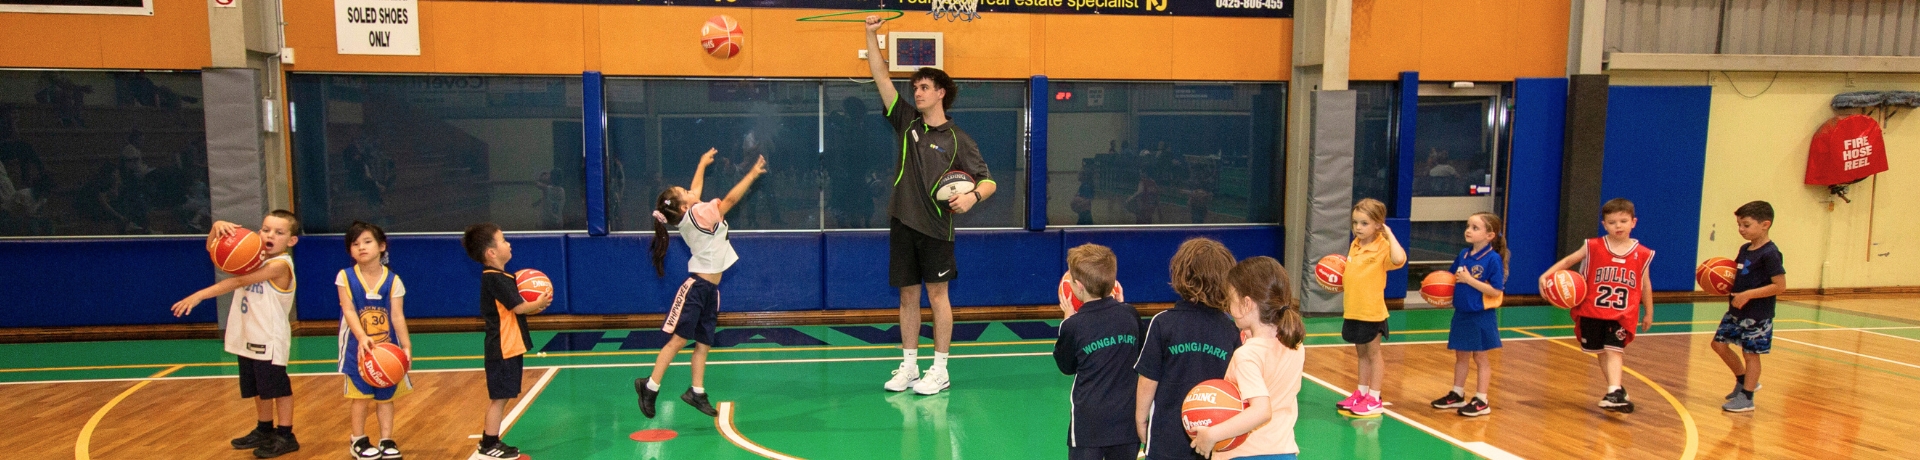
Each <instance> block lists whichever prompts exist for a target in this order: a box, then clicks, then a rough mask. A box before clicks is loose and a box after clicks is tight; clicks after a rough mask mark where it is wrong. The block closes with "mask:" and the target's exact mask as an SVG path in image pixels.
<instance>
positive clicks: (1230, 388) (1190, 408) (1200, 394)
mask: <svg viewBox="0 0 1920 460" xmlns="http://www.w3.org/2000/svg"><path fill="white" fill-rule="evenodd" d="M1246 409H1247V405H1246V403H1245V402H1242V401H1240V388H1239V387H1236V386H1234V384H1233V382H1228V381H1226V380H1225V379H1213V380H1208V381H1205V382H1200V384H1199V385H1194V386H1193V389H1192V390H1189V391H1187V398H1186V399H1185V400H1182V401H1181V402H1180V426H1181V427H1182V428H1185V429H1186V430H1187V437H1189V438H1191V437H1193V436H1194V435H1195V434H1197V431H1198V429H1200V428H1204V427H1212V426H1218V425H1220V424H1221V423H1223V422H1226V421H1227V419H1230V418H1233V416H1235V415H1240V412H1241V411H1244V410H1246ZM1246 441H1247V434H1246V433H1242V434H1241V435H1239V436H1235V437H1233V438H1232V439H1223V440H1221V441H1220V442H1216V443H1214V444H1213V450H1214V451H1215V452H1226V451H1229V450H1233V448H1235V447H1240V443H1243V442H1246Z"/></svg>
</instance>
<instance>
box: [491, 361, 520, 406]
mask: <svg viewBox="0 0 1920 460" xmlns="http://www.w3.org/2000/svg"><path fill="white" fill-rule="evenodd" d="M522 358H524V356H515V357H512V358H507V359H489V360H486V364H485V367H486V368H487V399H513V398H518V397H520V373H521V371H522V370H525V365H524V361H525V360H524V359H522Z"/></svg>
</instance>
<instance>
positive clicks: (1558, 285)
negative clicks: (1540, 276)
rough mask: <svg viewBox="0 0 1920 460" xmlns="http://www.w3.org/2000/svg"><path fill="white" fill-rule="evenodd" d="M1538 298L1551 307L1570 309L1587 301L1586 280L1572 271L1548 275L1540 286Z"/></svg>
mask: <svg viewBox="0 0 1920 460" xmlns="http://www.w3.org/2000/svg"><path fill="white" fill-rule="evenodd" d="M1540 297H1544V298H1546V299H1547V303H1551V304H1553V306H1556V307H1560V308H1567V309H1571V308H1573V307H1575V306H1578V305H1580V302H1583V301H1586V300H1587V280H1586V279H1584V278H1581V277H1580V274H1578V273H1574V272H1573V271H1572V270H1560V271H1556V272H1553V273H1549V274H1547V282H1546V283H1545V284H1541V285H1540Z"/></svg>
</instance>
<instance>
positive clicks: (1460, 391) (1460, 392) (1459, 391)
mask: <svg viewBox="0 0 1920 460" xmlns="http://www.w3.org/2000/svg"><path fill="white" fill-rule="evenodd" d="M1453 394H1457V395H1465V396H1466V397H1467V399H1473V395H1471V394H1467V389H1466V388H1464V387H1453Z"/></svg>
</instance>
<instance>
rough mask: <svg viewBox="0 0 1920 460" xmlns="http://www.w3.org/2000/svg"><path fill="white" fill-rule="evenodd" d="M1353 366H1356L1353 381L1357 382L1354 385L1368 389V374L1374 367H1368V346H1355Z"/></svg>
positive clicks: (1359, 344)
mask: <svg viewBox="0 0 1920 460" xmlns="http://www.w3.org/2000/svg"><path fill="white" fill-rule="evenodd" d="M1353 365H1354V366H1355V369H1354V372H1353V375H1354V380H1353V381H1354V382H1356V383H1354V385H1359V386H1360V388H1362V389H1364V388H1366V387H1367V382H1368V380H1367V373H1368V372H1371V371H1373V366H1369V365H1367V344H1364V343H1356V344H1353Z"/></svg>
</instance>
